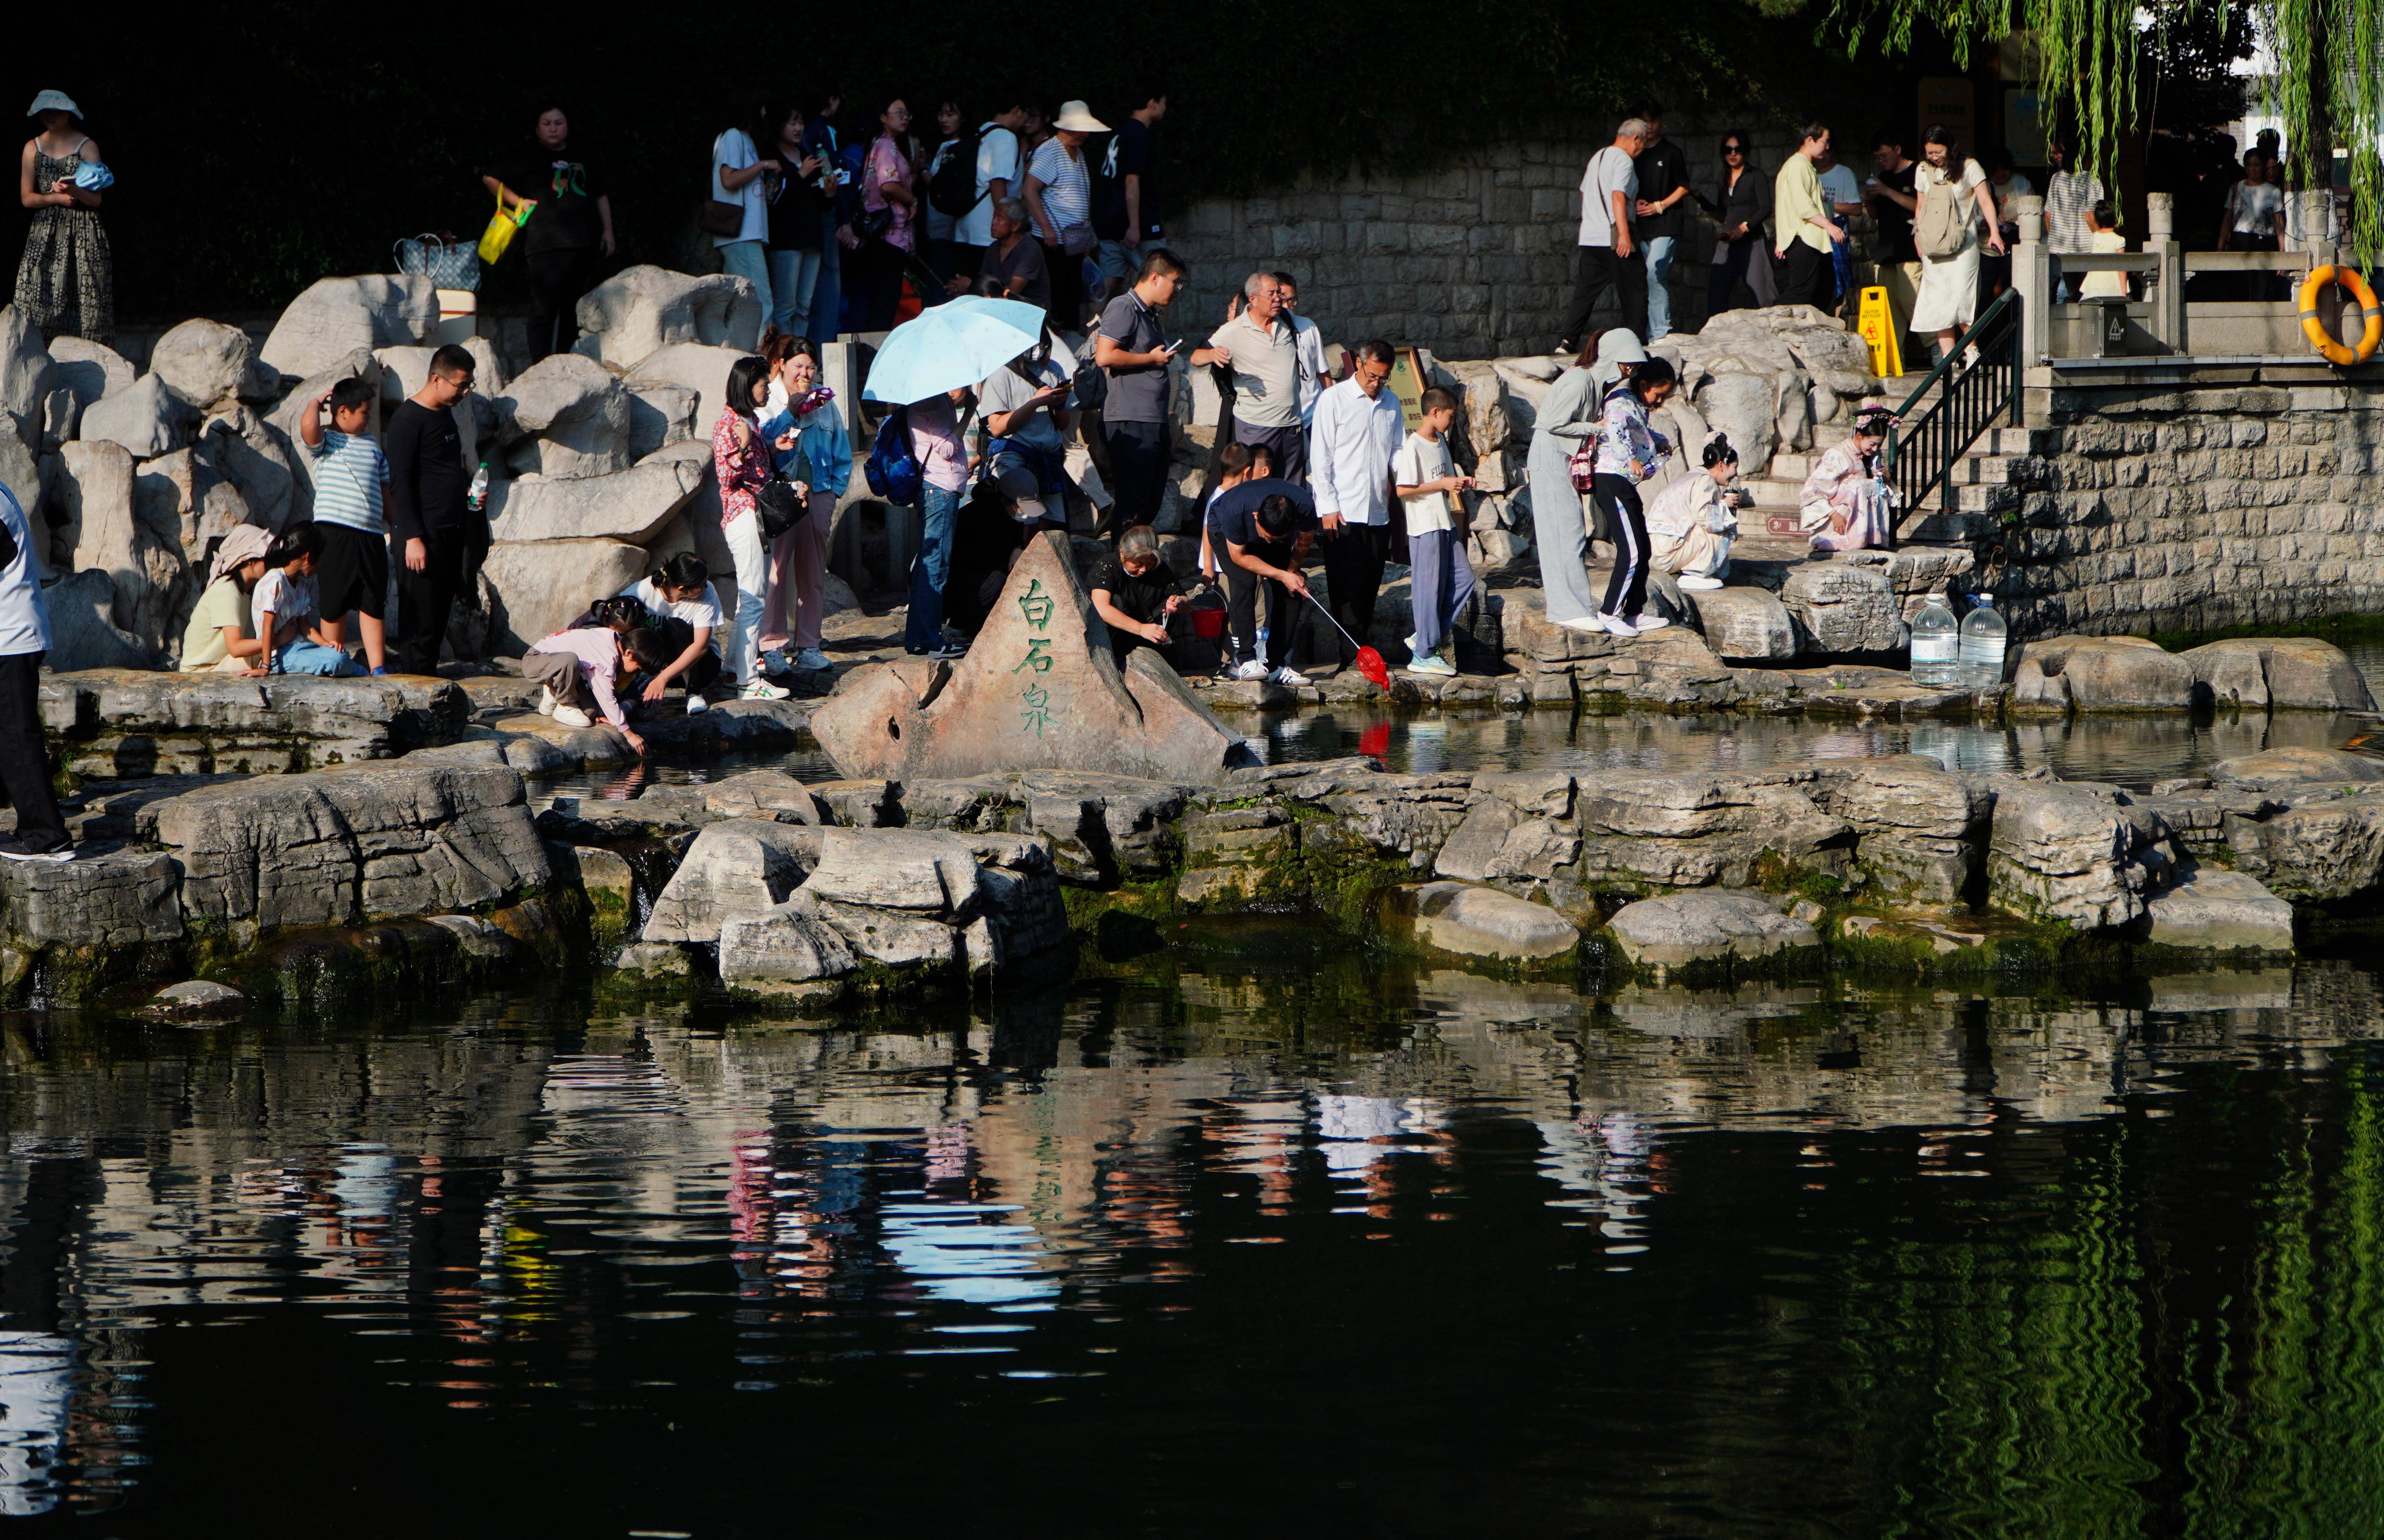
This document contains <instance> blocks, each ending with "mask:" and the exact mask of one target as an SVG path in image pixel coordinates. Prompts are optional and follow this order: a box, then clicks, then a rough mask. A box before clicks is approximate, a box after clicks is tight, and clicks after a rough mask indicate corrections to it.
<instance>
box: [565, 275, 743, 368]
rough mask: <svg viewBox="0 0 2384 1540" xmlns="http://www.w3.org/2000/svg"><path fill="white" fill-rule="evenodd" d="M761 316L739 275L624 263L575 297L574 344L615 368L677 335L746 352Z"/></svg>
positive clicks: (678, 338) (648, 354)
mask: <svg viewBox="0 0 2384 1540" xmlns="http://www.w3.org/2000/svg"><path fill="white" fill-rule="evenodd" d="M763 319H764V317H763V315H762V301H761V297H760V296H759V295H757V294H756V293H754V292H753V286H752V285H751V283H748V282H747V281H745V279H741V278H735V277H732V276H730V275H728V274H726V273H720V274H714V275H713V276H710V277H706V278H694V277H690V276H689V275H688V274H686V273H676V272H672V271H670V270H669V269H668V268H664V267H627V268H624V269H622V270H621V271H620V272H618V273H615V274H614V275H613V276H612V277H611V278H608V279H605V280H604V281H603V282H602V283H600V284H598V285H597V286H596V287H595V288H594V289H591V290H590V291H589V292H588V293H587V295H586V296H585V297H584V298H582V299H581V300H580V302H579V311H578V320H579V330H580V334H581V335H580V338H579V342H578V344H577V351H578V352H579V353H581V354H586V355H587V356H589V357H591V358H596V359H599V360H601V361H602V362H604V363H606V364H610V365H612V366H614V367H615V368H620V369H626V368H628V367H629V366H632V365H635V364H638V363H640V362H641V361H643V360H645V359H648V358H651V357H652V355H653V354H655V353H656V352H657V351H659V350H661V349H663V348H666V347H669V346H671V345H673V344H675V343H679V342H695V343H701V344H702V345H703V346H705V347H711V348H720V349H732V350H735V351H736V352H738V353H739V354H748V353H751V352H753V351H754V350H756V349H757V348H759V347H760V346H761V345H762V322H763ZM639 372H640V373H643V372H644V371H642V370H641V371H639ZM713 389H714V392H715V393H716V392H717V391H718V389H719V387H718V386H717V385H716V384H715V385H714V387H713Z"/></svg>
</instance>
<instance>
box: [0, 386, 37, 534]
mask: <svg viewBox="0 0 2384 1540" xmlns="http://www.w3.org/2000/svg"><path fill="white" fill-rule="evenodd" d="M0 487H6V488H7V489H8V493H9V495H10V496H12V497H14V498H15V499H16V500H17V506H19V508H22V509H24V510H25V516H26V518H27V519H29V520H31V519H34V518H37V517H38V516H39V515H40V513H41V511H42V464H41V461H40V459H39V458H38V457H36V456H35V454H34V453H33V446H32V445H31V444H30V443H28V442H26V441H24V440H23V439H21V438H19V436H18V434H17V429H16V428H15V427H14V426H13V425H12V424H11V423H10V422H9V421H8V420H7V418H6V416H0ZM36 539H37V540H38V537H36ZM46 554H47V553H44V556H45V557H46Z"/></svg>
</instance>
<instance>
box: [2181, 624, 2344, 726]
mask: <svg viewBox="0 0 2384 1540" xmlns="http://www.w3.org/2000/svg"><path fill="white" fill-rule="evenodd" d="M2179 660H2180V661H2182V662H2183V663H2185V664H2188V665H2189V666H2191V667H2192V670H2193V677H2194V679H2195V680H2196V681H2197V682H2198V683H2200V684H2201V685H2202V686H2203V687H2204V689H2208V690H2209V691H2210V693H2211V697H2212V699H2213V700H2214V701H2216V702H2217V703H2218V704H2220V705H2222V706H2226V705H2233V706H2243V707H2253V706H2264V707H2266V708H2268V709H2270V710H2274V711H2288V710H2291V711H2374V710H2375V709H2376V698H2375V696H2374V695H2373V694H2371V693H2370V692H2369V690H2368V689H2367V681H2366V679H2365V677H2363V676H2362V675H2361V674H2360V672H2359V667H2358V665H2357V664H2353V662H2352V661H2351V659H2350V657H2349V656H2348V655H2347V654H2345V653H2344V652H2343V651H2342V649H2341V648H2340V647H2337V646H2335V645H2333V644H2332V643H2331V642H2324V641H2319V640H2315V639H2314V638H2310V637H2249V638H2244V639H2242V640H2230V641H2214V642H2211V643H2209V644H2208V645H2207V646H2203V647H2196V648H2193V649H2192V650H2191V651H2190V652H2181V653H2179Z"/></svg>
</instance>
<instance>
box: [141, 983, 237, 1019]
mask: <svg viewBox="0 0 2384 1540" xmlns="http://www.w3.org/2000/svg"><path fill="white" fill-rule="evenodd" d="M149 1001H150V1003H149V1009H150V1010H151V1011H153V1012H156V1013H158V1014H160V1015H168V1016H178V1017H180V1018H183V1019H184V1020H207V1021H224V1020H230V1018H232V1017H234V1016H237V1015H239V1014H240V1012H242V1011H244V1010H246V1009H247V1007H248V997H247V996H246V995H244V994H242V993H241V992H240V991H239V990H238V989H235V988H233V987H231V986H230V985H229V984H217V983H216V982H215V981H214V980H213V979H207V978H189V979H184V980H183V981H182V982H181V983H180V984H168V985H167V986H166V987H164V988H162V989H160V990H158V991H157V992H156V993H155V994H154V995H152V996H150V997H149Z"/></svg>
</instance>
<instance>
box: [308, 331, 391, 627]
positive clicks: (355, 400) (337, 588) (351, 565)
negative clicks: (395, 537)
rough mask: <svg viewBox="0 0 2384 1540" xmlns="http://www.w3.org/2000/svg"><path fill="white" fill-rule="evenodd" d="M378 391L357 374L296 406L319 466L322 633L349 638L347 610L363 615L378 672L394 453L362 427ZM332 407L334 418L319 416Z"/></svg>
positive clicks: (317, 570) (368, 419) (317, 500)
mask: <svg viewBox="0 0 2384 1540" xmlns="http://www.w3.org/2000/svg"><path fill="white" fill-rule="evenodd" d="M378 393H379V392H378V391H375V390H374V388H373V387H372V386H370V385H367V384H366V383H365V382H364V381H363V380H362V379H357V378H356V377H354V375H351V376H349V377H348V378H347V379H342V380H341V381H340V382H339V383H338V384H336V385H334V386H332V387H331V388H330V389H329V390H328V391H324V392H323V393H322V394H321V395H319V396H317V397H316V398H315V399H314V400H313V401H311V402H309V403H307V404H306V408H305V410H304V411H303V412H301V413H299V414H298V436H299V437H300V438H301V439H303V440H304V441H305V444H306V453H307V454H308V455H309V456H310V457H311V458H312V459H313V460H314V462H315V466H314V470H315V523H316V524H317V527H319V528H321V530H322V533H323V548H322V553H321V555H320V556H318V557H317V559H316V564H315V584H316V589H317V593H318V595H319V599H320V604H321V609H320V612H319V613H320V614H321V615H322V617H323V622H322V629H323V637H324V640H326V641H328V642H329V644H330V645H331V646H333V647H335V648H336V647H341V646H343V645H344V643H345V640H346V637H345V632H346V627H347V618H348V612H349V611H350V610H354V611H355V612H356V614H357V615H358V616H359V617H360V620H359V627H360V628H361V629H362V630H363V632H364V638H365V662H366V664H369V665H371V668H372V671H373V672H374V673H376V674H386V673H388V672H389V659H388V654H387V647H388V640H389V628H388V626H387V624H386V623H385V620H384V616H385V615H386V613H387V608H388V600H387V595H388V593H389V521H388V520H387V519H386V518H385V517H383V516H382V514H381V489H382V488H383V487H384V486H386V485H387V484H388V482H389V461H388V460H387V459H386V458H385V457H384V456H383V455H382V454H381V452H380V444H379V441H377V440H375V439H373V438H372V437H371V436H370V435H368V434H367V433H366V431H365V429H366V427H367V426H368V425H369V424H370V423H371V421H372V408H373V398H374V397H375V395H377V394H378ZM326 406H328V407H329V416H330V419H331V426H330V427H329V428H324V426H323V424H322V420H321V419H322V417H323V416H324V415H325V408H326Z"/></svg>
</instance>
